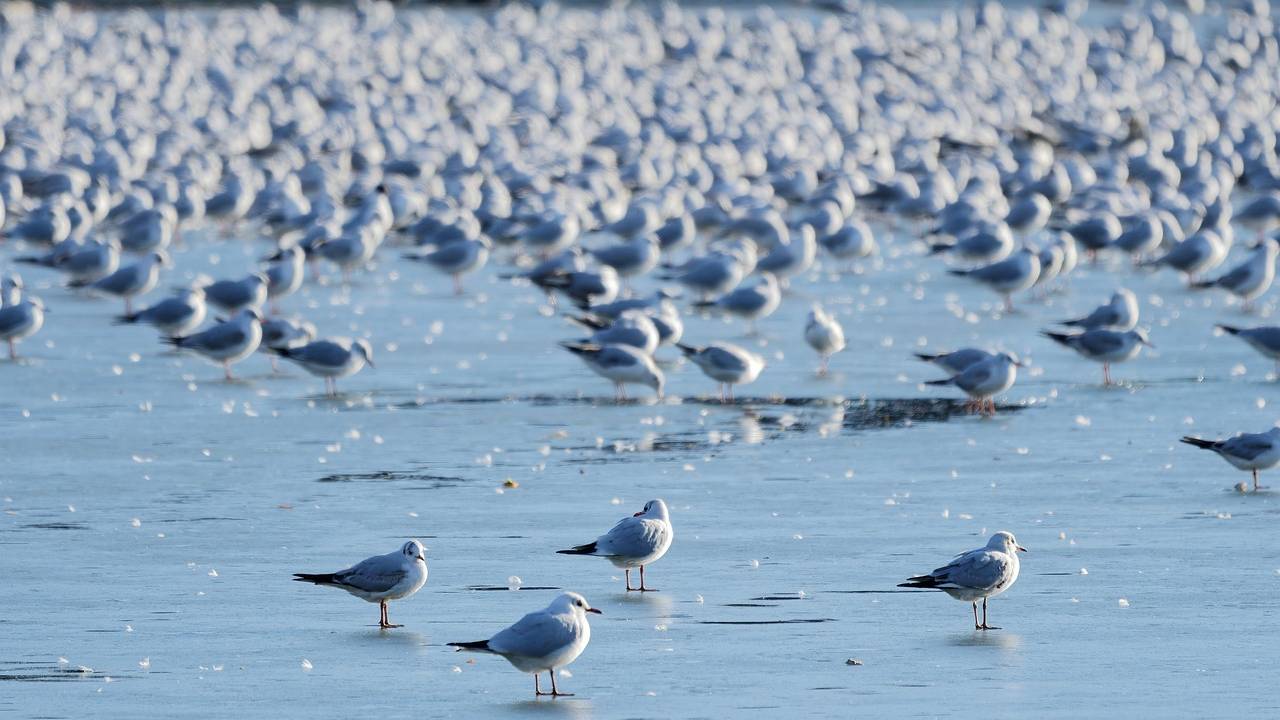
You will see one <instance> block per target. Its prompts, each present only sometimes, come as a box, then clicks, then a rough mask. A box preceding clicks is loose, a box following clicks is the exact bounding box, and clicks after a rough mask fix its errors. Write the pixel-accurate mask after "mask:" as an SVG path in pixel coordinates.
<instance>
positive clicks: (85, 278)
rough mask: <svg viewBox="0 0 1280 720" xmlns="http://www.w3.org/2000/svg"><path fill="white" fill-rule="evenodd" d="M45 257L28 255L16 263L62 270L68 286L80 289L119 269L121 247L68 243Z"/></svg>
mask: <svg viewBox="0 0 1280 720" xmlns="http://www.w3.org/2000/svg"><path fill="white" fill-rule="evenodd" d="M63 243H65V244H66V245H69V247H67V246H65V245H64V244H61V243H60V244H59V245H56V246H54V248H53V250H50V251H49V252H47V253H45V254H44V255H27V256H23V257H19V258H16V261H17V262H20V263H27V264H31V265H40V266H41V267H47V268H52V269H54V270H59V271H61V272H63V273H65V274H66V275H67V287H73V288H79V287H84V286H86V285H89V284H90V283H93V282H96V281H98V280H101V279H102V278H104V277H106V276H107V275H110V274H111V273H113V272H115V271H116V268H118V267H119V266H120V248H119V246H118V245H116V243H115V241H114V240H110V241H107V242H93V241H90V242H86V243H84V244H79V243H77V242H76V241H75V240H65V241H63Z"/></svg>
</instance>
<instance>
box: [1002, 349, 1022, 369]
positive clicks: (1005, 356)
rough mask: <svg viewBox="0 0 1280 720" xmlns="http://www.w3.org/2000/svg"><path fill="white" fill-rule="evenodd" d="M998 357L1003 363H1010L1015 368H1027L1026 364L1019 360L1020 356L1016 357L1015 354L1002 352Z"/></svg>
mask: <svg viewBox="0 0 1280 720" xmlns="http://www.w3.org/2000/svg"><path fill="white" fill-rule="evenodd" d="M996 357H998V358H1000V360H1001V361H1003V362H1006V363H1009V364H1010V365H1013V366H1015V367H1026V364H1025V363H1023V362H1022V361H1021V360H1019V359H1018V356H1017V355H1014V354H1013V353H1008V352H1002V353H1000V354H999V355H997V356H996Z"/></svg>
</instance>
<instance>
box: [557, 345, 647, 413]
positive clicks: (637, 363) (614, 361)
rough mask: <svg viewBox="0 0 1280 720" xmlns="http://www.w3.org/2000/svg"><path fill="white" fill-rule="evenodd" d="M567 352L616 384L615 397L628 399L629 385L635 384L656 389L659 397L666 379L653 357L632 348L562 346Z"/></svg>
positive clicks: (621, 346) (622, 346)
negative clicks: (627, 386)
mask: <svg viewBox="0 0 1280 720" xmlns="http://www.w3.org/2000/svg"><path fill="white" fill-rule="evenodd" d="M560 346H561V347H563V348H564V349H565V350H568V351H569V352H571V353H573V354H574V355H577V356H578V357H580V358H582V362H584V363H586V365H587V367H589V368H591V369H592V370H593V371H594V372H595V373H596V374H597V375H599V376H600V377H603V378H605V379H607V380H610V381H612V382H613V386H614V397H615V399H617V400H625V399H626V398H627V389H626V385H627V384H628V383H633V384H636V385H645V386H647V387H650V388H653V391H654V392H655V393H657V395H658V397H662V389H663V386H664V385H665V383H666V377H665V376H664V375H663V374H662V370H661V369H659V368H658V365H657V364H656V363H654V361H653V356H652V355H649V354H648V353H646V352H644V351H643V350H640V349H638V348H634V347H631V346H630V345H596V344H594V343H580V342H579V343H574V342H565V343H560Z"/></svg>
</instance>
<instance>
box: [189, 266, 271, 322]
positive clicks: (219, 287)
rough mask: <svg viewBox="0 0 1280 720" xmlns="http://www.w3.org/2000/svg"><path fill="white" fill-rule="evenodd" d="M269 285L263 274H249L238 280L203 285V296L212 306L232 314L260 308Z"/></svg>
mask: <svg viewBox="0 0 1280 720" xmlns="http://www.w3.org/2000/svg"><path fill="white" fill-rule="evenodd" d="M270 284H271V281H270V280H269V279H268V278H267V276H266V275H265V274H263V273H260V272H255V273H249V274H248V275H246V276H245V277H243V278H240V279H239V280H218V281H217V282H213V283H209V284H208V285H205V286H204V296H205V299H206V300H208V301H209V302H210V303H211V304H213V305H214V306H216V307H219V308H221V309H222V310H223V311H224V312H227V313H231V314H234V313H237V312H239V311H241V310H244V309H245V308H260V307H262V304H263V303H265V302H266V301H267V291H268V287H269V285H270Z"/></svg>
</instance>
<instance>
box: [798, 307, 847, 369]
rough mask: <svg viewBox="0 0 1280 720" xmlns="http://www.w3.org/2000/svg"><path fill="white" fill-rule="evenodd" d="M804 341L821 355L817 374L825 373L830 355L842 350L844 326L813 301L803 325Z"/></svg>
mask: <svg viewBox="0 0 1280 720" xmlns="http://www.w3.org/2000/svg"><path fill="white" fill-rule="evenodd" d="M804 341H805V342H807V343H809V347H811V348H813V349H814V350H816V351H817V352H818V355H820V356H821V357H822V365H821V367H819V368H818V374H819V375H826V374H827V364H828V363H829V361H830V360H831V356H832V355H835V354H836V353H838V352H840V351H841V350H844V328H843V327H841V326H840V321H839V320H837V319H835V317H834V316H832V315H829V314H827V311H826V310H824V309H823V308H822V306H821V305H819V304H817V303H814V305H813V309H811V310H810V311H809V319H808V321H807V322H806V323H805V326H804Z"/></svg>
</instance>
